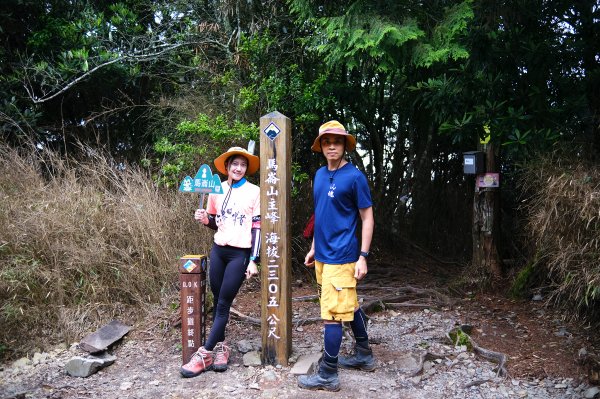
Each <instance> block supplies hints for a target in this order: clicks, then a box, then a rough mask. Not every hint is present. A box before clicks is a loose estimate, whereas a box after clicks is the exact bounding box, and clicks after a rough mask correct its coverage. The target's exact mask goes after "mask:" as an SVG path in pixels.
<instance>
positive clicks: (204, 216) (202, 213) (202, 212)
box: [194, 209, 208, 224]
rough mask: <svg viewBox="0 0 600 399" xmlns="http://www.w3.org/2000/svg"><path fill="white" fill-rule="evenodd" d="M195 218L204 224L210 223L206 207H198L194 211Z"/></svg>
mask: <svg viewBox="0 0 600 399" xmlns="http://www.w3.org/2000/svg"><path fill="white" fill-rule="evenodd" d="M194 219H196V220H198V221H199V222H201V223H202V224H208V213H207V212H206V209H196V212H195V213H194Z"/></svg>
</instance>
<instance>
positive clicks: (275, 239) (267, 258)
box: [260, 112, 292, 366]
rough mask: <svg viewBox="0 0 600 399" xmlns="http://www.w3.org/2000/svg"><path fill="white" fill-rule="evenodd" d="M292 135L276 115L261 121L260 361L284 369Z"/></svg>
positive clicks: (288, 341) (288, 343)
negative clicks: (278, 365)
mask: <svg viewBox="0 0 600 399" xmlns="http://www.w3.org/2000/svg"><path fill="white" fill-rule="evenodd" d="M291 130H292V128H291V122H290V119H289V118H288V117H286V116H285V115H282V114H280V113H279V112H272V113H270V114H267V115H264V116H263V117H261V118H260V187H261V190H260V191H261V194H260V214H261V235H262V248H261V256H260V259H261V286H262V288H261V289H262V298H261V303H262V305H261V306H262V312H261V315H262V316H261V332H262V355H261V360H262V363H263V364H271V365H277V364H280V365H282V366H287V365H288V359H289V356H290V353H291V348H292V300H291V285H290V284H291V268H292V256H291V245H290V222H291V218H290V216H291V214H290V200H291V197H290V192H291V187H290V185H291V181H292V174H291V154H292V148H291Z"/></svg>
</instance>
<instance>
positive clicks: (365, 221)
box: [354, 206, 375, 280]
mask: <svg viewBox="0 0 600 399" xmlns="http://www.w3.org/2000/svg"><path fill="white" fill-rule="evenodd" d="M358 212H359V213H360V219H361V220H362V231H361V234H360V237H361V240H360V251H361V252H369V249H370V248H371V240H372V239H373V228H374V227H375V219H374V218H373V207H372V206H370V207H368V208H363V209H359V210H358ZM367 271H368V270H367V259H366V258H365V257H364V256H362V255H361V256H360V257H359V258H358V260H357V261H356V266H355V267H354V278H356V279H357V280H361V279H362V278H363V277H365V276H366V274H367Z"/></svg>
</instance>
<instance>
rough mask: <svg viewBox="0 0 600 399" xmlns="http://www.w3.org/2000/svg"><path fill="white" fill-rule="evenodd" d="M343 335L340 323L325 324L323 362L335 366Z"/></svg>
mask: <svg viewBox="0 0 600 399" xmlns="http://www.w3.org/2000/svg"><path fill="white" fill-rule="evenodd" d="M343 335H344V333H343V330H342V323H335V324H333V323H332V324H325V334H324V341H325V351H324V352H325V353H324V354H323V360H325V362H327V363H329V364H337V362H338V353H339V352H340V346H341V345H342V336H343Z"/></svg>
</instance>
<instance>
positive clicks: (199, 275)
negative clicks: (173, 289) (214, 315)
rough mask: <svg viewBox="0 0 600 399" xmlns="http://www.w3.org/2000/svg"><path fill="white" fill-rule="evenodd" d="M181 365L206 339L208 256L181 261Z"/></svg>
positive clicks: (193, 256) (187, 258)
mask: <svg viewBox="0 0 600 399" xmlns="http://www.w3.org/2000/svg"><path fill="white" fill-rule="evenodd" d="M179 288H180V293H181V299H180V304H181V347H182V359H181V361H182V364H186V363H187V362H189V361H190V359H191V358H192V355H193V354H194V352H196V351H197V350H198V348H199V347H201V346H202V345H204V341H205V340H206V255H185V256H182V257H181V258H180V259H179Z"/></svg>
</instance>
